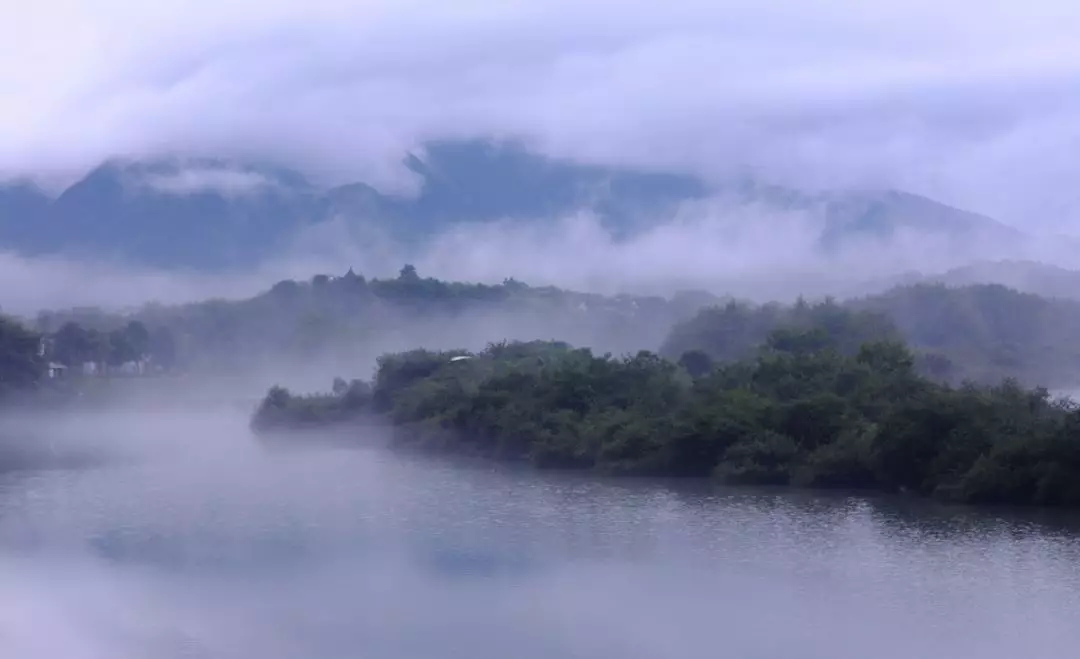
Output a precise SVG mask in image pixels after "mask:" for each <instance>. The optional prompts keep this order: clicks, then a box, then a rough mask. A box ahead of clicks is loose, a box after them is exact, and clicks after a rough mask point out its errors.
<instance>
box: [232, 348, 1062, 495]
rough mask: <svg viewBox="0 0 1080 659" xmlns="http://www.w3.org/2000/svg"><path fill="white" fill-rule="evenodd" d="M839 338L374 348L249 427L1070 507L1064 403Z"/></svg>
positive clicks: (273, 401)
mask: <svg viewBox="0 0 1080 659" xmlns="http://www.w3.org/2000/svg"><path fill="white" fill-rule="evenodd" d="M837 343H838V342H837V341H836V340H835V339H833V338H832V337H830V336H829V335H828V333H827V332H825V331H823V330H822V329H821V328H816V327H810V328H797V329H780V330H776V331H774V332H772V333H771V334H770V335H769V336H768V338H767V340H766V343H765V345H764V346H761V347H760V348H759V350H758V351H757V353H756V354H755V355H754V356H752V357H750V358H746V359H742V360H739V361H735V362H730V363H726V364H722V365H720V366H717V367H713V366H711V365H707V367H706V368H704V369H702V370H701V371H700V372H699V373H698V374H697V377H693V376H692V375H691V373H690V372H689V371H688V369H687V368H686V367H685V365H680V364H677V363H675V362H672V361H669V360H666V359H663V358H661V357H659V356H657V355H655V354H652V353H649V352H640V353H638V354H636V355H634V356H628V357H624V358H612V357H611V356H608V355H605V356H596V355H594V354H592V353H591V352H590V351H589V350H584V349H576V350H575V349H572V348H570V347H569V346H567V345H566V344H553V343H546V342H538V343H520V344H498V345H493V346H490V347H489V348H488V349H487V350H485V351H483V352H480V353H478V354H475V355H465V354H463V353H460V352H458V353H446V352H430V351H412V352H407V353H401V354H395V355H389V356H386V357H384V358H383V359H381V360H380V362H379V367H378V370H377V372H376V375H375V378H374V382H373V385H372V388H371V390H370V392H369V391H368V390H366V389H364V390H363V393H362V395H353V396H347V395H345V394H343V393H342V391H344V390H342V391H339V392H338V393H336V394H331V395H326V396H315V397H304V398H297V397H293V396H291V395H290V394H289V393H288V392H287V391H284V390H280V389H275V390H274V391H273V392H271V395H270V396H268V398H267V400H266V401H264V404H263V407H262V408H261V409H260V410H259V412H258V413H257V414H256V416H255V419H254V422H253V424H254V426H255V427H256V429H257V430H266V429H268V428H273V427H288V426H292V427H295V426H296V425H302V424H300V423H298V422H297V420H301V419H302V420H303V422H304V424H311V425H319V422H320V419H322V420H323V422H324V423H329V422H332V421H345V420H349V419H359V418H371V417H373V416H374V417H377V418H379V419H381V420H383V421H385V422H386V423H388V424H390V425H391V426H393V428H394V436H395V440H396V441H397V442H398V443H399V444H401V445H408V446H420V447H424V448H428V449H442V450H449V451H454V452H466V453H470V454H476V455H482V456H488V457H495V458H501V459H512V460H528V461H530V462H532V463H533V464H535V465H536V466H538V467H548V468H566V469H588V470H597V471H602V472H605V473H611V474H635V475H663V476H712V477H714V478H718V479H720V480H722V481H724V482H728V483H753V484H773V485H786V484H793V485H804V486H813V487H843V488H868V489H878V490H885V491H896V490H900V491H911V492H917V493H921V494H926V495H932V496H937V497H942V498H946V499H950V500H957V501H966V502H1013V503H1033V504H1043V505H1078V504H1080V412H1078V411H1076V410H1075V409H1074V408H1073V406H1072V404H1071V403H1069V402H1067V401H1056V400H1052V399H1051V398H1050V396H1049V394H1048V393H1047V391H1046V390H1043V389H1037V390H1025V389H1023V388H1021V387H1020V386H1019V385H1017V384H1016V383H1015V382H1011V381H1007V382H1005V383H1004V384H1001V385H999V386H995V387H979V386H976V385H965V386H963V387H959V388H953V387H950V386H948V385H945V384H938V383H935V382H933V381H931V380H928V379H926V378H923V377H921V376H919V375H918V374H917V372H916V370H915V359H914V356H913V355H912V353H911V352H910V351H909V350H908V349H907V348H906V347H905V346H904V345H903V344H901V343H897V342H894V341H875V342H868V343H864V344H863V345H862V346H861V347H859V348H857V349H856V350H855V351H854V352H853V353H852V354H843V352H842V351H840V350H838V349H837V348H836V347H835V346H836V345H837ZM684 361H686V360H684ZM689 361H690V363H695V362H694V361H693V360H689ZM696 365H697V366H699V367H700V366H703V364H702V363H696Z"/></svg>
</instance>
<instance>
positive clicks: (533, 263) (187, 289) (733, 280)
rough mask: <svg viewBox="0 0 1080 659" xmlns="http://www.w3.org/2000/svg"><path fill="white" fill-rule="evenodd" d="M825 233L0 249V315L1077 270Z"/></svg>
mask: <svg viewBox="0 0 1080 659" xmlns="http://www.w3.org/2000/svg"><path fill="white" fill-rule="evenodd" d="M823 229H824V220H823V219H822V217H821V216H820V214H817V213H815V212H813V211H796V210H790V211H783V210H777V209H776V208H775V207H770V206H767V205H763V204H742V203H732V202H730V201H728V200H724V199H722V198H717V199H710V200H706V201H702V202H695V203H688V204H685V205H684V206H683V208H682V209H681V211H680V212H679V213H677V214H676V215H675V216H674V217H672V218H669V219H668V220H667V221H662V222H658V223H657V224H656V225H655V226H653V227H652V228H650V229H647V230H645V231H643V232H641V233H639V234H637V235H634V236H632V237H628V238H620V237H616V236H615V235H613V233H612V232H611V231H610V230H609V229H608V228H606V227H605V226H604V225H603V223H602V222H601V221H600V219H599V218H597V217H596V216H595V215H594V214H592V213H590V212H587V211H584V210H583V211H581V212H579V213H572V214H569V215H566V216H562V217H557V218H550V219H548V220H546V221H536V222H524V221H514V220H510V219H507V220H505V221H500V222H491V223H463V224H458V225H454V226H452V227H448V228H447V229H445V230H444V231H442V232H441V233H439V234H437V235H434V236H430V237H429V238H428V239H427V240H426V241H425V242H424V243H422V244H420V245H418V246H411V247H407V246H404V245H402V244H400V243H395V242H393V241H391V240H390V239H388V238H387V237H386V236H385V235H382V234H380V233H379V232H378V231H377V230H374V229H371V228H370V226H369V225H364V224H363V223H357V222H351V221H347V220H346V219H345V218H339V219H338V220H334V221H329V222H324V223H321V224H318V225H315V226H313V227H311V228H308V229H305V230H304V231H303V232H302V233H300V234H298V235H297V237H296V239H295V241H294V242H293V244H292V246H291V248H289V249H288V250H287V251H285V252H284V253H282V254H281V255H280V256H278V257H276V258H274V259H271V260H269V261H266V262H264V263H263V264H262V265H260V266H259V267H257V268H254V269H252V270H250V271H245V272H235V273H230V274H208V273H196V272H173V271H164V270H153V269H146V268H132V267H128V266H123V265H118V264H115V263H113V264H109V263H105V262H98V261H90V260H77V259H74V258H68V257H63V256H55V257H42V258H28V257H23V256H19V255H15V254H12V253H0V282H3V283H2V284H0V294H2V295H3V298H2V300H3V305H4V307H3V308H4V310H5V311H8V312H12V313H17V314H25V315H32V314H33V313H35V312H36V311H39V310H41V309H49V308H51V309H56V308H67V307H73V306H104V307H108V308H124V307H134V306H138V305H141V304H143V303H147V302H161V303H184V302H192V301H199V300H203V299H207V298H224V299H230V298H232V299H235V298H243V297H248V296H251V295H254V294H256V293H258V292H260V291H263V290H266V289H268V288H269V287H270V286H271V285H273V284H274V283H275V282H277V281H280V280H282V279H300V280H307V279H309V278H310V277H312V276H313V275H315V274H330V275H340V274H343V273H344V272H345V271H346V270H348V269H349V268H353V269H354V270H355V271H356V272H358V273H361V274H363V275H365V276H368V277H384V278H385V277H395V276H397V274H398V271H399V269H400V268H401V267H402V265H403V264H405V263H411V264H413V265H415V266H416V267H417V269H418V271H419V273H420V275H421V276H424V277H428V276H430V277H436V278H440V279H444V280H454V281H468V282H485V283H500V282H502V281H503V280H504V279H506V278H508V277H513V278H515V279H517V280H518V281H523V282H525V283H528V284H531V285H536V286H540V285H555V286H560V287H563V288H569V289H573V290H578V291H583V292H596V293H605V294H616V293H635V294H660V295H669V294H671V293H674V292H676V291H679V290H686V289H702V290H707V291H710V292H712V293H714V294H717V295H727V294H733V295H736V296H740V297H748V298H754V299H758V300H789V299H792V298H794V297H796V296H798V295H807V296H811V297H817V296H822V295H839V296H845V295H854V294H860V293H864V292H868V291H872V290H881V289H883V288H886V287H888V286H890V285H892V284H893V283H895V282H897V281H899V279H898V277H901V276H904V275H906V274H910V273H913V272H920V273H923V274H933V273H938V272H943V271H945V270H948V269H949V268H953V267H958V266H961V265H965V264H968V263H971V262H974V261H979V260H995V259H1002V258H1029V259H1036V260H1042V261H1045V262H1049V263H1056V264H1058V265H1060V266H1063V267H1071V268H1078V267H1080V257H1077V255H1076V251H1075V246H1074V245H1071V244H1068V243H1063V242H1060V241H1056V242H1055V241H1050V240H1046V241H1038V240H1036V241H1033V242H1032V243H1031V244H1029V245H1018V244H1017V243H1016V242H1015V241H1012V240H1009V239H1008V238H1002V237H1000V236H986V237H983V238H979V237H978V236H977V235H974V236H973V235H967V234H965V235H963V236H962V237H961V238H959V239H957V238H948V237H946V236H944V235H936V234H934V233H932V232H926V231H921V230H914V229H903V228H901V229H900V230H898V231H897V232H896V233H895V234H893V235H892V236H890V237H887V238H883V237H879V236H872V235H867V236H865V237H861V238H860V237H858V236H857V235H854V236H851V237H849V238H848V239H847V240H846V241H845V242H843V243H841V244H840V245H839V246H837V247H834V248H829V249H825V248H823V247H822V245H821V242H820V239H821V235H822V231H823Z"/></svg>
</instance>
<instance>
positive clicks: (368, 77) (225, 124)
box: [0, 0, 1080, 232]
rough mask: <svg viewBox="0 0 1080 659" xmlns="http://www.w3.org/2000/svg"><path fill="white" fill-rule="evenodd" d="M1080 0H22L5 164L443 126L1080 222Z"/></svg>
mask: <svg viewBox="0 0 1080 659" xmlns="http://www.w3.org/2000/svg"><path fill="white" fill-rule="evenodd" d="M1077 34H1080V3H1076V2H1072V1H1069V0H1027V1H1026V2H1019V1H1010V2H995V1H993V0H981V1H978V2H976V1H975V0H948V1H946V2H942V1H941V0H934V1H931V0H903V1H899V0H896V1H889V2H865V1H864V0H800V1H799V2H793V1H791V0H665V1H663V2H642V1H639V0H620V1H619V2H615V1H614V0H574V1H573V2H571V1H570V0H530V1H524V0H501V1H499V2H496V1H495V0H455V2H434V1H432V0H427V1H424V2H420V1H418V0H394V1H388V0H385V1H384V0H182V1H181V0H155V1H154V2H136V1H135V0H35V2H33V3H30V2H25V3H20V2H5V3H3V7H2V8H0V98H2V99H3V101H2V102H0V175H2V176H4V177H10V176H17V175H22V174H32V175H37V176H56V175H61V176H63V175H66V176H72V175H74V174H77V173H78V172H80V171H82V170H85V169H86V168H89V167H90V166H92V165H94V164H96V163H97V162H98V161H100V160H101V159H103V158H105V157H107V156H110V155H128V156H140V155H146V154H152V153H155V152H159V151H162V150H171V151H184V152H189V153H195V154H202V155H225V156H244V157H259V158H272V159H275V160H278V161H283V162H287V163H291V164H294V165H297V166H300V167H302V168H303V169H305V170H306V171H308V172H309V173H310V174H312V175H314V176H317V177H322V178H323V180H326V181H328V182H332V181H340V180H344V179H364V180H368V181H370V182H373V183H375V184H377V185H380V186H382V187H384V188H386V187H392V186H395V185H398V184H399V183H400V182H401V180H402V178H401V173H400V170H399V167H398V165H397V163H398V162H399V160H400V157H401V155H402V154H403V152H404V150H405V149H408V148H410V147H414V146H415V145H416V144H417V143H418V142H420V141H422V140H423V139H425V138H431V137H455V136H482V135H496V136H506V135H513V136H520V137H524V138H526V139H528V140H530V141H531V142H533V143H534V144H535V145H536V146H537V148H540V149H542V150H544V151H546V152H548V153H552V154H555V155H560V156H571V157H575V158H584V159H591V160H598V161H604V162H615V163H627V164H637V165H654V166H662V167H678V168H683V169H687V170H692V171H697V172H700V173H702V174H705V175H707V176H709V177H713V178H718V177H723V176H725V175H730V174H731V173H732V172H746V171H750V172H755V173H757V175H758V176H760V177H761V178H763V179H766V180H770V181H774V182H783V183H792V184H796V185H800V186H827V187H837V186H851V185H871V186H893V187H900V188H904V189H908V190H912V191H916V192H921V193H924V194H929V195H931V196H934V197H937V198H939V199H942V200H944V201H947V202H951V203H955V204H958V205H963V206H965V207H968V208H972V209H974V210H979V211H983V212H987V213H991V214H994V215H996V216H998V217H1000V218H1002V219H1004V220H1006V221H1009V222H1011V223H1013V224H1019V225H1026V226H1028V227H1029V228H1036V227H1038V228H1043V229H1056V230H1069V231H1077V232H1080V186H1077V185H1076V181H1077V180H1080V148H1078V147H1080V39H1077V38H1076V35H1077Z"/></svg>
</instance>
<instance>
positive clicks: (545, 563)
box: [0, 410, 1080, 659]
mask: <svg viewBox="0 0 1080 659" xmlns="http://www.w3.org/2000/svg"><path fill="white" fill-rule="evenodd" d="M3 429H4V434H5V437H6V439H5V443H4V450H5V451H8V452H10V451H11V450H13V449H12V447H13V446H16V445H18V443H19V441H20V440H19V437H22V436H24V434H25V429H26V426H20V425H19V424H17V423H15V422H12V421H9V422H5V424H4V427H3ZM36 430H37V432H38V433H40V434H41V435H40V436H42V437H47V438H48V442H47V443H46V445H47V446H48V447H49V448H48V450H47V451H44V450H43V451H41V452H39V453H38V454H37V455H36V456H33V455H31V456H30V458H28V459H26V460H24V461H23V463H22V467H21V468H20V469H18V470H15V471H9V472H8V473H5V474H3V475H0V580H2V582H3V584H4V587H3V589H0V656H3V657H5V658H7V657H11V658H15V659H23V658H27V659H37V658H42V659H44V658H49V659H53V658H62V659H67V658H71V659H99V658H100V659H128V658H131V659H142V658H149V657H154V658H155V659H157V658H160V659H172V658H185V659H187V658H190V657H200V658H201V657H206V658H213V659H218V658H226V657H227V658H230V659H231V658H233V657H236V658H240V657H244V658H247V657H267V658H273V659H277V658H281V659H286V658H289V659H292V658H295V657H320V658H337V657H341V658H344V657H356V656H364V657H371V658H374V659H384V658H386V659H398V658H402V659H403V658H406V657H408V658H412V657H461V658H462V659H484V658H492V659H495V658H503V657H526V658H528V657H537V658H540V657H544V658H551V657H620V658H625V657H643V658H644V657H650V658H651V657H665V658H682V657H686V658H697V657H702V658H705V657H709V658H712V657H717V656H731V657H747V658H757V657H761V658H773V657H776V658H784V659H789V658H819V657H820V658H822V659H825V658H829V659H835V658H838V657H839V658H851V659H862V658H865V657H881V658H886V659H892V658H901V657H904V658H907V657H942V658H949V659H954V658H960V657H979V658H980V659H986V658H990V659H996V658H1002V659H1004V658H1006V657H1009V658H1011V657H1018V656H1025V657H1072V656H1074V651H1075V648H1076V647H1077V645H1078V644H1080V627H1078V626H1077V625H1076V619H1077V613H1078V612H1080V568H1078V567H1077V565H1080V561H1078V559H1080V539H1078V537H1077V535H1076V534H1075V532H1074V528H1075V526H1074V520H1071V519H1068V518H1064V519H1062V518H1056V517H1052V516H1045V517H1041V518H1038V519H1035V518H1032V517H1030V514H1029V513H1023V514H1021V513H1018V512H1015V511H1002V510H989V511H980V512H974V511H971V510H969V509H964V508H945V507H938V506H935V505H931V504H927V503H922V502H919V503H915V502H909V501H901V500H896V499H887V498H884V499H863V498H859V497H850V496H847V495H843V494H832V493H827V494H821V493H803V492H790V491H783V492H781V491H771V490H754V489H707V488H705V486H687V485H681V486H678V487H673V486H670V485H667V484H664V483H655V482H638V481H618V482H608V481H604V480H598V479H593V478H579V477H569V476H560V475H540V474H535V473H532V472H521V471H517V470H515V469H512V468H505V467H493V466H491V465H487V464H476V463H461V462H455V461H443V460H433V459H426V458H420V457H416V456H403V455H400V454H395V453H392V452H390V451H389V450H387V449H386V448H385V447H383V446H382V445H381V444H382V440H381V438H378V437H369V438H365V439H366V441H365V442H364V443H363V445H362V446H358V447H355V448H348V449H330V448H325V447H321V448H318V449H315V448H312V449H311V450H304V449H298V450H288V451H264V450H262V449H260V448H259V447H258V446H257V445H256V444H255V443H254V441H253V439H252V438H251V437H250V435H249V434H248V431H247V428H246V417H245V416H244V415H243V414H241V413H232V412H227V411H213V412H201V413H198V412H191V411H183V412H180V411H178V412H168V411H160V410H159V411H155V412H146V411H144V412H132V411H115V410H114V411H108V412H105V411H97V412H87V413H85V414H82V415H73V416H69V417H61V418H54V419H52V420H51V421H49V422H47V423H44V424H43V425H42V424H41V423H39V424H38V426H37V427H36ZM80 447H81V448H80ZM80 450H81V451H82V453H81V454H82V455H87V454H88V455H93V456H96V457H97V458H99V459H97V460H91V461H87V460H83V461H77V460H76V461H72V460H66V461H65V460H64V458H65V456H69V457H70V456H72V455H78V454H80Z"/></svg>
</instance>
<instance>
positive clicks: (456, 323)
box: [36, 266, 721, 372]
mask: <svg viewBox="0 0 1080 659" xmlns="http://www.w3.org/2000/svg"><path fill="white" fill-rule="evenodd" d="M719 301H721V300H720V299H719V298H716V297H714V296H711V295H709V294H707V293H701V292H686V293H682V294H679V295H675V296H673V297H671V298H663V297H645V296H628V295H626V296H616V297H606V296H602V295H594V294H587V293H577V292H573V291H567V290H562V289H558V288H554V287H533V286H529V285H527V284H524V283H522V282H518V281H515V280H513V279H508V280H506V281H505V282H504V283H502V284H499V285H494V286H488V285H484V284H466V283H459V282H444V281H439V280H436V279H431V278H423V277H421V276H420V275H419V274H418V273H417V272H416V270H415V269H414V268H412V266H405V267H404V268H402V270H401V272H400V274H399V276H398V277H396V278H392V279H367V278H365V277H364V276H362V275H358V274H356V273H355V272H353V271H352V270H350V271H348V272H347V273H344V274H343V275H340V276H329V275H318V276H316V277H314V278H312V279H311V280H309V281H303V282H297V281H292V280H286V281H282V282H279V283H277V284H276V285H274V286H273V287H272V288H270V289H269V290H267V291H265V292H264V293H262V294H260V295H257V296H255V297H253V298H250V299H246V300H239V301H224V300H209V301H205V302H199V303H194V304H186V305H178V306H164V305H148V306H146V307H144V308H142V309H139V310H137V311H135V312H134V313H131V314H116V313H109V312H105V311H101V310H95V309H72V310H64V311H56V312H50V313H44V314H41V315H39V317H38V318H37V321H36V323H37V328H38V329H39V330H40V331H43V332H46V333H56V332H60V331H61V330H62V329H63V328H64V327H65V326H66V325H68V324H76V325H78V326H79V327H80V328H82V329H84V330H93V331H94V332H97V333H99V334H100V335H102V336H104V334H106V333H109V332H114V333H115V332H118V331H121V330H122V329H123V328H124V327H125V326H126V325H127V324H128V323H131V322H138V323H140V324H142V326H143V327H145V328H146V330H147V333H148V334H149V338H150V339H152V340H155V341H156V342H157V345H161V346H164V348H161V349H159V350H155V349H154V348H153V341H151V345H150V346H148V349H149V352H150V353H151V354H152V356H153V354H154V353H156V352H161V351H164V352H165V353H166V354H167V357H168V359H167V361H168V362H169V363H170V364H171V365H173V366H175V368H178V369H182V370H197V371H201V372H209V371H225V372H228V371H235V370H246V369H253V368H257V367H260V366H264V365H266V366H277V367H278V368H279V369H280V368H285V367H286V365H287V364H290V363H292V364H302V365H308V366H310V365H312V364H327V365H336V366H338V367H340V366H343V365H348V364H357V367H356V368H357V369H359V370H361V371H366V369H367V368H369V367H370V365H371V364H373V363H374V359H375V357H376V356H378V355H379V354H381V353H383V352H387V351H395V350H405V349H409V348H413V347H417V346H423V347H428V348H446V347H450V346H459V345H460V346H466V347H473V348H477V349H479V348H482V347H483V346H484V345H486V343H488V342H490V341H501V340H504V339H522V340H524V339H563V340H572V341H574V342H575V343H577V344H580V345H588V346H591V347H593V348H595V349H597V350H599V351H611V352H614V353H623V352H628V351H637V350H640V349H645V348H649V347H653V346H656V345H658V344H659V343H660V341H661V340H662V339H663V337H664V336H665V335H666V334H667V332H668V331H669V329H670V328H671V326H672V324H674V323H676V322H678V321H679V320H683V319H686V318H688V317H690V316H691V315H692V314H693V313H694V312H695V311H697V309H699V308H701V307H702V306H705V305H708V304H715V303H717V302H719ZM75 334H77V333H75ZM114 342H115V341H114ZM83 343H86V342H85V341H84V342H83ZM91 343H93V342H92V341H91ZM108 343H109V342H108V341H105V340H104V339H102V340H100V341H98V344H100V345H102V346H105V345H106V344H108ZM102 350H105V348H102V349H101V350H98V351H96V352H95V351H94V350H91V349H87V350H82V349H79V350H76V352H77V353H79V355H80V356H79V359H83V358H84V357H85V356H86V355H87V354H89V355H90V356H92V357H94V356H95V355H96V357H94V358H95V359H97V360H104V359H106V357H105V356H103V355H107V354H108V351H107V350H105V352H102ZM159 361H160V360H159Z"/></svg>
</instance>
